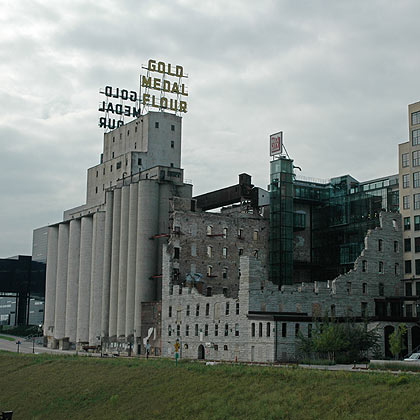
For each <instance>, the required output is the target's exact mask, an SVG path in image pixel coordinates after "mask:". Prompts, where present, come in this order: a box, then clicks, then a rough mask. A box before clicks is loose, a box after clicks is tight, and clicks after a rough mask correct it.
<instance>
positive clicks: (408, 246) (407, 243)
mask: <svg viewBox="0 0 420 420" xmlns="http://www.w3.org/2000/svg"><path fill="white" fill-rule="evenodd" d="M404 252H411V238H405V239H404Z"/></svg>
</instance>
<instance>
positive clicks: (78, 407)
mask: <svg viewBox="0 0 420 420" xmlns="http://www.w3.org/2000/svg"><path fill="white" fill-rule="evenodd" d="M0 373H1V375H0V411H3V410H13V411H14V416H13V419H14V420H20V419H25V420H27V419H39V420H41V419H42V420H47V419H54V420H57V419H66V420H71V419H83V420H87V419H299V420H304V419H317V420H318V419H340V420H344V419H352V420H356V419H361V420H367V419H381V420H383V419H397V420H405V419H418V418H419V416H420V399H419V397H418V396H419V395H420V377H419V376H417V375H410V374H403V375H391V374H389V373H352V372H325V371H315V370H306V369H300V368H295V369H291V368H276V367H257V366H230V365H216V366H206V365H203V364H199V363H194V362H181V363H180V364H179V365H178V367H175V362H174V361H170V360H164V359H162V360H159V359H155V360H151V359H149V360H143V359H142V360H138V359H98V358H93V357H76V356H74V357H72V356H48V355H23V354H15V353H6V352H0Z"/></svg>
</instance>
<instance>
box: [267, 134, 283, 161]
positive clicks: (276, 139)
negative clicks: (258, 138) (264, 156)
mask: <svg viewBox="0 0 420 420" xmlns="http://www.w3.org/2000/svg"><path fill="white" fill-rule="evenodd" d="M282 150H283V131H280V132H279V133H276V134H272V135H271V136H270V156H273V155H277V154H279V153H281V152H282Z"/></svg>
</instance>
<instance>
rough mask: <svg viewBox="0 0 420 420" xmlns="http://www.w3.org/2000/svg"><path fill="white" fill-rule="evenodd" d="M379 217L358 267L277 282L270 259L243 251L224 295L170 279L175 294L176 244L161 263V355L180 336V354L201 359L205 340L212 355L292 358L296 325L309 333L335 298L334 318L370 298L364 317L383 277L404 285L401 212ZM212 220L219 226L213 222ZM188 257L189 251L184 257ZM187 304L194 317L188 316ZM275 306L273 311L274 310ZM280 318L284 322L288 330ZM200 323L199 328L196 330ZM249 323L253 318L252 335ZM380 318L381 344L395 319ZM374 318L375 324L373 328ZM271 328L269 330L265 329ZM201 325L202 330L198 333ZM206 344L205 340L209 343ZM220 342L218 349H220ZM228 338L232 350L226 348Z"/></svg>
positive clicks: (394, 289)
mask: <svg viewBox="0 0 420 420" xmlns="http://www.w3.org/2000/svg"><path fill="white" fill-rule="evenodd" d="M181 216H182V217H181ZM194 216H195V215H194ZM194 216H193V218H192V219H190V218H189V214H188V219H189V220H188V221H186V220H184V219H183V218H185V214H183V215H180V218H179V219H175V220H177V222H178V223H180V226H181V231H182V229H186V228H187V226H188V225H187V223H186V222H194V223H197V224H198V222H199V221H200V220H201V219H200V218H198V219H195V218H194ZM380 217H381V224H380V227H378V228H376V229H374V230H371V231H369V232H368V234H367V236H366V240H365V249H364V250H363V251H362V253H361V255H360V256H359V257H358V258H357V260H356V262H355V265H354V269H353V270H351V271H350V272H348V273H346V274H344V275H341V276H339V277H337V278H336V279H335V280H333V281H330V282H318V283H300V284H296V285H292V286H282V287H281V288H280V289H279V288H278V286H276V285H274V284H272V283H271V282H269V281H268V270H267V265H266V264H264V262H263V261H261V260H260V259H256V258H254V257H252V256H243V257H241V258H240V270H241V276H240V279H239V290H238V295H237V298H236V299H234V298H230V297H224V296H223V295H220V294H217V295H213V296H211V297H206V296H203V295H202V294H200V293H199V292H197V290H196V289H195V288H194V287H193V288H191V289H189V288H188V287H181V289H182V294H179V287H180V286H173V292H172V294H171V293H170V287H169V284H170V281H171V276H170V274H171V273H172V268H173V263H172V260H171V257H172V250H171V254H169V253H167V254H165V257H164V270H163V284H164V290H163V302H162V320H163V329H162V347H163V355H171V354H173V352H174V343H175V341H176V339H177V338H179V340H180V341H181V343H182V345H183V346H182V347H183V348H182V356H183V357H188V358H197V357H198V347H199V346H200V345H204V346H205V357H206V358H207V359H213V360H235V358H237V360H239V361H241V360H243V361H256V362H267V361H268V362H270V361H274V360H276V359H277V360H290V359H294V358H295V353H296V347H295V346H296V324H299V329H300V331H301V332H302V333H303V334H304V335H307V334H308V325H309V324H313V323H314V321H313V319H314V318H315V317H323V316H324V315H325V314H326V313H328V315H329V316H331V315H332V313H331V312H332V305H334V306H333V307H334V311H335V316H336V317H347V316H352V317H361V316H362V303H366V311H367V312H366V316H374V315H375V303H374V299H375V298H376V299H382V298H383V297H382V296H380V292H379V283H382V284H383V288H384V295H385V296H387V295H388V296H390V295H396V294H397V295H398V294H401V292H402V290H401V287H400V283H401V281H400V280H401V276H402V273H401V269H402V252H403V250H402V244H401V238H402V235H401V220H400V216H399V215H396V214H392V213H382V214H381V216H380ZM215 220H216V221H217V220H220V219H213V218H212V216H210V218H209V219H206V220H205V221H204V223H203V226H204V228H202V229H205V226H206V224H207V223H208V222H209V221H212V222H214V221H215ZM213 226H218V225H217V224H216V223H214V224H213ZM220 226H221V225H220ZM201 237H202V238H203V237H204V240H206V239H207V238H206V237H205V232H204V230H203V233H202V234H201ZM379 240H381V241H382V244H381V250H379V245H378V244H379V242H378V241H379ZM188 243H189V240H188V239H187V238H186V240H185V243H184V244H183V246H184V247H188ZM169 249H171V248H169ZM187 261H188V258H187V257H186V261H185V263H186V262H187ZM363 261H366V263H363ZM380 262H382V263H383V273H380V272H379V263H380ZM203 264H205V263H204V262H203ZM395 264H398V267H399V269H400V274H398V272H396V271H395V267H396V266H395ZM180 265H181V264H180ZM364 284H365V286H364ZM237 302H239V314H238V315H237V314H236V311H235V309H236V303H237ZM226 303H229V307H230V311H229V315H226V311H225V308H226ZM197 304H199V305H200V312H199V315H198V316H196V313H195V310H196V305H197ZM206 304H209V305H210V311H209V314H208V315H206V313H205V307H206ZM188 305H189V307H190V315H189V316H187V315H186V312H187V311H186V309H187V306H188ZM169 306H171V307H172V314H171V315H172V316H171V317H169ZM256 312H257V313H256ZM273 312H275V313H276V315H275V316H274V314H272V313H273ZM270 313H271V314H270ZM260 323H261V329H262V334H261V336H260ZM283 323H285V324H286V336H285V337H284V336H283ZM195 324H197V325H198V329H199V333H198V335H197V336H196V335H195ZM216 324H218V325H219V335H218V336H215V334H214V326H215V325H216ZM225 324H228V325H229V331H228V336H224V326H225ZM252 324H254V325H255V334H254V335H253V334H252ZM268 324H269V325H268ZM377 324H378V328H379V331H380V333H381V334H382V342H381V345H382V350H384V344H383V341H384V340H383V328H384V327H385V326H386V325H393V324H392V323H385V322H380V323H377ZM176 325H180V333H179V334H180V335H179V336H177V330H176ZM186 325H189V326H190V327H189V328H190V330H189V332H190V333H189V336H188V337H186V336H185V327H186ZM205 325H208V336H205V335H204V331H205ZM235 325H237V326H238V329H239V336H235V334H234V331H235ZM374 325H376V324H374V323H372V325H371V327H373V326H374ZM169 326H171V335H169ZM267 328H268V329H269V333H267ZM410 328H411V325H410ZM200 330H201V331H202V333H203V334H201V335H200ZM206 343H208V344H207V346H206ZM185 344H186V345H187V346H185ZM215 344H216V346H217V347H218V350H215V348H214V345H215ZM225 345H226V346H227V350H224V346H225ZM410 348H411V347H410Z"/></svg>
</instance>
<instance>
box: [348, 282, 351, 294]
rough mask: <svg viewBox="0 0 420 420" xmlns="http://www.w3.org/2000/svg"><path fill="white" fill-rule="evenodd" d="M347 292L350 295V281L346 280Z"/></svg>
mask: <svg viewBox="0 0 420 420" xmlns="http://www.w3.org/2000/svg"><path fill="white" fill-rule="evenodd" d="M347 294H348V295H351V281H348V282H347Z"/></svg>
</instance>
